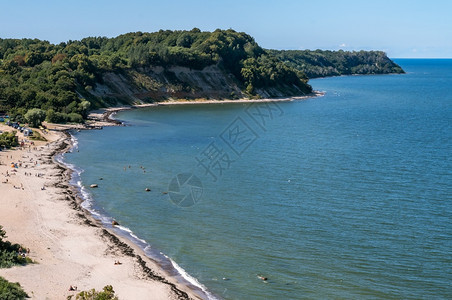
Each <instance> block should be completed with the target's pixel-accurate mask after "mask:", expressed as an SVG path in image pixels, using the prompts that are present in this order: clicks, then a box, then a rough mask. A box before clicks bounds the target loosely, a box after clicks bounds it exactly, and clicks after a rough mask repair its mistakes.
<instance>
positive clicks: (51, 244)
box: [0, 124, 199, 299]
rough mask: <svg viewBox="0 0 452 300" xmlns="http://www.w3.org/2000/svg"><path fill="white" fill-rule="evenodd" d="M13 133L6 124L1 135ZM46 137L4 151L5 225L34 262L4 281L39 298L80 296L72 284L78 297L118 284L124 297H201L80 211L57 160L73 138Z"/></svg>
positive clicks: (1, 202)
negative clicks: (14, 284) (83, 292)
mask: <svg viewBox="0 0 452 300" xmlns="http://www.w3.org/2000/svg"><path fill="white" fill-rule="evenodd" d="M9 130H12V129H11V128H10V127H8V126H5V125H3V124H0V131H9ZM18 135H19V141H21V140H23V139H24V137H23V136H22V135H21V134H20V133H19V134H18ZM42 135H43V136H44V137H45V138H46V139H47V140H48V141H47V142H43V141H38V142H34V145H31V144H30V143H29V142H26V143H25V146H24V147H23V148H21V149H16V150H7V151H1V152H0V162H1V164H0V224H1V225H2V226H3V227H4V230H6V232H7V236H8V238H7V239H8V240H9V241H11V242H13V243H19V244H22V245H24V246H25V247H26V248H29V249H30V253H29V257H30V258H31V259H32V260H33V261H34V262H35V263H34V264H30V265H27V266H18V267H13V268H10V269H0V276H2V277H4V278H6V279H7V280H9V281H12V282H19V283H20V284H21V285H22V287H23V288H24V290H25V291H26V292H27V293H28V295H29V296H30V297H31V298H32V299H66V298H67V296H69V295H75V294H76V293H77V292H76V291H69V290H68V289H69V287H70V286H71V285H72V286H77V290H78V291H81V290H88V289H92V288H95V289H97V290H101V289H102V288H103V287H104V286H105V285H112V286H113V288H114V290H115V292H116V294H117V296H118V297H119V299H188V298H191V299H197V298H199V297H198V296H197V294H196V293H195V292H193V291H192V290H190V289H189V288H188V287H186V286H183V285H182V284H180V283H178V282H177V281H176V280H175V279H174V278H172V277H171V276H169V275H168V274H166V273H165V271H164V270H162V269H161V268H160V267H159V266H158V265H157V264H156V263H155V262H153V261H152V260H150V259H148V258H147V257H146V256H145V255H144V253H142V251H141V250H140V249H139V248H138V247H136V246H134V245H133V244H132V243H131V242H129V241H127V240H125V239H123V238H121V237H119V236H116V235H114V234H112V233H110V232H109V231H108V230H106V229H104V228H102V227H101V226H100V225H99V224H98V222H97V221H96V220H94V219H92V218H91V216H90V215H89V213H87V212H86V211H84V210H83V209H82V208H81V207H80V200H79V199H77V198H76V197H75V191H73V190H71V187H70V186H68V180H69V178H70V173H69V171H68V170H66V169H65V168H63V167H62V166H60V165H58V164H57V163H55V162H54V161H53V156H54V154H55V153H57V152H58V151H62V149H64V148H66V147H67V146H68V144H69V140H68V137H67V136H66V134H65V133H63V132H59V131H50V132H49V133H42ZM11 163H14V164H16V165H17V168H16V167H12V166H11ZM115 261H120V262H121V264H120V265H118V264H115Z"/></svg>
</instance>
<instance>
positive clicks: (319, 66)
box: [268, 50, 404, 78]
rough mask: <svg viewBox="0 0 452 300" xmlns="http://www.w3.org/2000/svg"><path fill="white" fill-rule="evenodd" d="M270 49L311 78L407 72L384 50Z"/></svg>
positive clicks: (272, 52)
mask: <svg viewBox="0 0 452 300" xmlns="http://www.w3.org/2000/svg"><path fill="white" fill-rule="evenodd" d="M268 53H269V54H272V55H274V56H275V57H277V58H278V59H280V60H281V61H283V62H284V63H286V64H287V65H289V66H291V67H293V68H295V69H297V70H299V71H301V72H303V73H305V74H306V76H308V78H316V77H326V76H338V75H352V74H390V73H404V71H403V69H402V68H401V67H400V66H399V65H397V64H396V63H394V62H393V61H392V60H390V59H389V58H388V57H387V56H386V53H384V52H383V51H353V52H350V51H342V50H339V51H328V50H315V51H311V50H268Z"/></svg>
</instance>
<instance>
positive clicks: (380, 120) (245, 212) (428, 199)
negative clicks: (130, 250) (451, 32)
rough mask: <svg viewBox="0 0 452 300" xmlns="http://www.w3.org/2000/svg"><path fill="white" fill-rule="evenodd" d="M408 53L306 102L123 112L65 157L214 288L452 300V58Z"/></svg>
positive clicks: (102, 204)
mask: <svg viewBox="0 0 452 300" xmlns="http://www.w3.org/2000/svg"><path fill="white" fill-rule="evenodd" d="M397 62H398V63H399V64H400V65H401V66H402V67H403V68H404V69H405V70H406V71H407V74H405V75H384V76H349V77H334V78H325V79H316V80H311V81H310V83H311V84H312V86H313V87H314V89H316V90H321V91H325V92H326V95H325V96H324V97H318V98H312V99H309V100H306V101H293V102H286V103H281V102H280V103H277V104H253V105H244V104H233V105H227V104H220V105H196V106H172V107H154V108H149V109H140V110H133V111H126V112H121V113H119V114H118V115H117V116H116V117H117V118H118V119H121V120H123V121H125V122H126V124H128V125H129V126H126V127H112V128H104V129H103V130H102V131H82V132H80V133H75V138H76V139H77V141H78V146H77V148H75V149H76V150H78V151H79V152H77V151H73V152H72V153H68V154H66V155H65V160H66V161H67V162H68V163H71V164H74V165H76V166H77V169H78V170H79V171H81V170H84V172H83V173H81V175H80V178H81V182H82V184H83V185H84V186H85V188H84V190H83V193H84V195H85V196H86V197H88V199H91V200H89V201H92V205H93V206H92V208H94V209H96V211H97V212H99V213H101V214H104V215H107V216H110V217H114V218H115V219H116V220H118V222H119V223H120V224H121V225H122V226H123V227H126V228H129V229H130V230H131V231H132V232H133V233H134V235H136V237H138V238H140V239H141V240H142V241H140V240H136V241H137V243H139V244H140V245H142V246H143V247H146V245H147V244H146V243H145V242H144V241H146V242H147V243H148V244H150V245H151V246H150V247H149V246H147V247H146V251H147V252H148V253H149V255H151V256H154V257H156V258H157V259H159V260H161V262H162V264H164V265H165V264H166V267H167V268H168V269H171V263H168V261H166V262H165V257H164V256H162V255H160V252H162V253H164V254H165V255H166V256H168V257H169V258H171V259H172V260H173V261H174V262H176V263H177V264H178V265H179V266H180V267H181V268H183V269H184V270H185V271H186V272H187V273H188V274H190V275H191V276H192V277H194V278H196V280H197V281H198V282H199V283H200V284H202V285H203V286H205V287H207V289H208V290H209V292H210V293H211V294H213V295H214V296H215V297H218V298H225V299H305V298H311V299H322V298H323V299H324V298H343V299H363V298H372V299H376V298H379V299H401V298H403V299H408V298H412V299H414V298H416V299H420V298H424V299H445V298H450V297H451V295H452V268H451V265H452V252H451V249H452V189H451V182H452V171H451V170H452V162H451V158H450V156H451V150H452V149H451V137H452V136H451V135H452V130H451V119H452V106H451V103H452V60H397ZM129 166H130V167H129ZM178 174H189V176H186V175H180V176H179V177H177V175H178ZM190 176H191V177H190ZM80 178H79V177H76V178H75V179H74V180H75V181H77V180H79V179H80ZM100 178H102V179H103V180H100ZM176 179H177V180H179V181H177V180H176ZM185 179H189V180H188V181H187V183H186V184H184V181H185ZM91 183H98V184H99V188H98V189H92V190H89V188H86V186H89V185H90V184H91ZM178 184H179V186H180V190H178ZM145 188H150V189H151V191H149V192H146V191H145ZM168 192H169V193H168ZM88 204H89V203H88ZM88 204H87V205H88ZM107 220H108V219H107ZM258 275H261V276H265V277H268V280H267V281H265V282H264V281H262V280H261V279H259V278H258V277H257V276H258ZM223 278H225V279H227V280H223Z"/></svg>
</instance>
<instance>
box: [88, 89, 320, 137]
mask: <svg viewBox="0 0 452 300" xmlns="http://www.w3.org/2000/svg"><path fill="white" fill-rule="evenodd" d="M324 95H325V92H321V91H313V92H312V93H310V94H307V95H303V96H294V97H283V98H264V99H237V100H205V99H202V100H167V101H162V102H156V103H145V104H136V105H124V106H116V107H109V108H102V109H99V110H95V111H92V112H91V113H90V114H89V116H88V120H89V124H88V126H89V127H88V128H90V127H93V128H99V127H102V126H121V125H123V124H122V122H121V121H119V120H116V119H113V118H112V116H113V115H114V114H116V113H117V112H120V111H124V110H131V109H138V108H146V107H156V106H171V105H202V104H237V103H241V104H246V103H266V102H291V101H298V100H307V99H310V98H315V97H322V96H324Z"/></svg>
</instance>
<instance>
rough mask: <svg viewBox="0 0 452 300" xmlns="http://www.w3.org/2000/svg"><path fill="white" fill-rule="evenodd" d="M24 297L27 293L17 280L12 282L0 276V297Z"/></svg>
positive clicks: (14, 299) (6, 299)
mask: <svg viewBox="0 0 452 300" xmlns="http://www.w3.org/2000/svg"><path fill="white" fill-rule="evenodd" d="M25 298H28V295H27V293H25V291H24V290H23V289H22V287H21V286H20V284H19V283H18V282H16V283H12V282H9V281H7V280H5V279H4V278H3V277H0V299H2V300H22V299H25Z"/></svg>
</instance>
